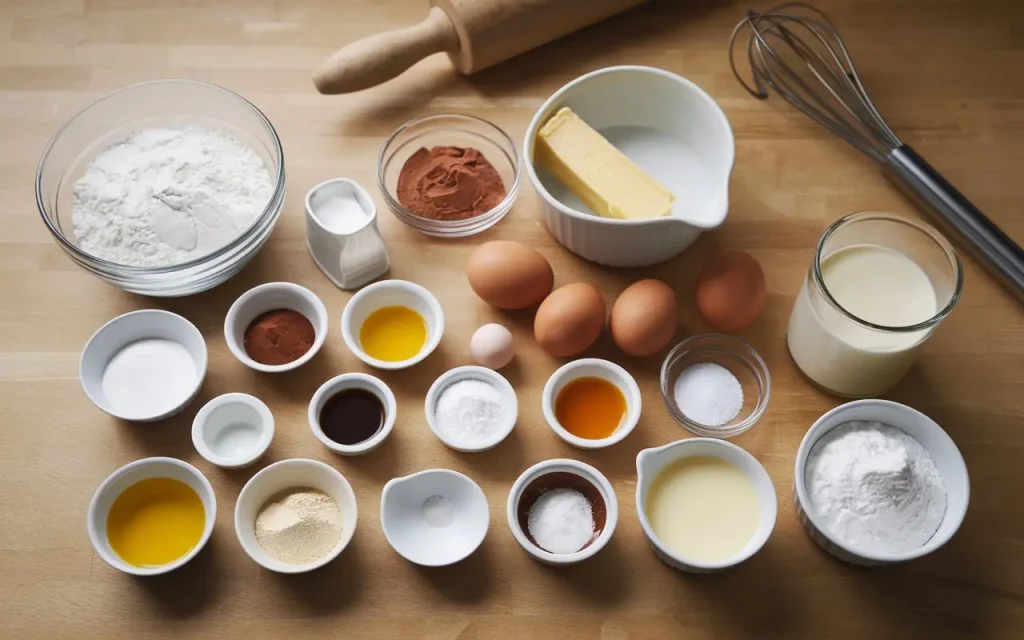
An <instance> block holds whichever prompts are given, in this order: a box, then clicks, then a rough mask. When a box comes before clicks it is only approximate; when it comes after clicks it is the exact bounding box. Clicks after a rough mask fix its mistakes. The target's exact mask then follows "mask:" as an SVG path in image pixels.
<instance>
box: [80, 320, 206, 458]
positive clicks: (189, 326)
mask: <svg viewBox="0 0 1024 640" xmlns="http://www.w3.org/2000/svg"><path fill="white" fill-rule="evenodd" d="M144 315H162V316H167V317H168V318H170V319H171V321H172V322H176V323H178V324H181V325H182V326H184V327H185V329H186V330H187V331H188V332H190V333H192V334H193V335H194V336H195V337H196V338H197V339H198V342H199V344H200V345H201V349H200V352H199V354H200V356H201V361H197V362H196V368H197V370H198V371H199V375H197V376H196V386H195V388H194V389H192V392H191V393H189V395H188V398H186V399H185V400H184V401H182V402H181V403H180V404H178V405H176V406H175V407H174V408H172V409H169V410H167V411H163V412H161V413H158V414H154V415H152V416H146V417H142V418H139V417H134V416H132V417H129V416H124V415H121V414H119V413H117V412H116V411H114V409H113V407H110V406H107V405H106V404H104V403H101V402H99V400H98V399H97V398H96V397H94V396H93V394H91V393H90V392H89V388H88V387H87V386H86V384H85V371H84V369H85V361H86V359H87V358H88V357H89V353H90V349H91V348H92V347H93V343H94V341H95V340H96V338H97V337H99V336H100V334H102V333H103V332H105V331H108V330H111V327H113V326H114V325H116V324H119V323H121V322H129V321H137V320H138V318H139V317H140V316H144ZM175 342H177V341H175ZM128 344H129V343H126V344H125V345H123V346H128ZM177 344H180V343H177ZM182 346H184V345H182ZM189 355H192V352H191V351H189ZM209 359H210V356H209V351H208V349H207V346H206V339H205V338H203V334H202V332H201V331H199V328H198V327H196V325H195V324H193V323H192V322H191V321H190V320H189V319H188V318H186V317H185V316H182V315H178V314H177V313H174V312H172V311H166V310H164V309H138V310H136V311H129V312H128V313H122V314H121V315H119V316H116V317H114V318H111V319H110V320H107V321H106V322H105V323H103V326H101V327H100V328H99V329H97V330H96V331H94V332H93V334H92V335H91V336H90V337H89V339H88V340H87V341H86V343H85V346H84V347H82V353H81V355H80V356H79V357H78V383H79V385H80V386H81V387H82V391H84V392H85V395H86V397H87V398H89V401H90V402H92V403H93V404H94V405H95V406H96V407H97V408H98V409H99V410H100V411H102V412H103V413H106V414H107V415H110V416H113V417H115V418H117V419H119V420H125V421H127V422H156V421H158V420H163V419H164V418H169V417H171V416H173V415H175V414H177V413H178V412H180V411H181V410H183V409H184V408H185V407H187V406H188V405H189V404H191V403H192V401H193V400H195V398H196V395H197V394H198V393H199V390H200V389H202V387H203V382H204V381H205V380H206V368H207V366H208V364H209ZM157 457H159V456H157Z"/></svg>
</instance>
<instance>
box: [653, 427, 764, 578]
mask: <svg viewBox="0 0 1024 640" xmlns="http://www.w3.org/2000/svg"><path fill="white" fill-rule="evenodd" d="M698 456H700V457H712V458H718V459H720V460H724V461H725V462H728V463H729V464H731V465H733V466H735V467H737V468H739V469H740V471H742V472H743V473H744V475H746V476H747V478H748V479H749V480H750V481H751V482H752V483H753V484H754V489H755V490H756V491H757V500H758V503H759V504H760V507H761V510H760V514H759V518H758V524H757V529H755V530H754V534H753V535H752V536H751V537H750V539H749V540H747V544H746V545H744V547H743V548H742V549H740V550H739V551H738V552H737V553H736V554H735V555H734V556H733V557H731V558H727V559H725V560H721V561H717V562H706V561H703V560H698V559H696V558H691V557H687V556H684V555H682V554H680V553H678V552H676V551H673V550H672V549H669V548H668V547H667V546H666V545H665V544H664V543H663V542H662V541H661V540H659V539H658V536H657V535H656V534H655V533H654V529H652V528H651V524H650V522H648V520H647V491H648V489H649V488H650V486H651V482H653V481H654V479H655V478H657V477H658V474H659V473H661V471H662V470H663V469H664V468H665V467H667V466H668V465H670V464H672V463H673V462H675V461H677V460H681V459H683V458H692V457H698ZM636 472H637V483H636V513H637V516H638V517H639V518H640V526H641V528H643V530H644V535H645V536H647V541H648V542H650V543H651V546H652V547H653V548H654V550H655V552H656V554H657V555H658V557H659V558H661V560H662V561H663V562H665V564H667V565H669V566H671V567H675V568H676V569H681V570H683V571H688V572H690V573H710V572H712V571H720V570H722V569H727V568H729V567H733V566H736V565H738V564H740V563H741V562H743V561H744V560H747V559H748V558H750V557H751V556H753V555H754V554H755V553H757V552H758V551H760V550H761V547H763V546H764V544H765V543H766V542H768V538H769V537H771V535H772V531H773V530H774V529H775V519H776V516H777V514H778V503H777V501H776V499H775V486H774V485H773V484H772V479H771V478H770V477H769V476H768V472H767V471H765V468H764V467H763V466H761V463H760V462H758V461H757V458H755V457H754V456H752V455H750V454H749V453H748V452H746V451H744V450H743V449H741V448H739V447H737V446H736V445H734V444H733V443H731V442H726V441H724V440H719V439H717V438H689V439H687V440H678V441H676V442H670V443H669V444H666V445H664V446H662V447H657V448H654V449H644V450H643V451H641V452H640V453H639V454H637V456H636Z"/></svg>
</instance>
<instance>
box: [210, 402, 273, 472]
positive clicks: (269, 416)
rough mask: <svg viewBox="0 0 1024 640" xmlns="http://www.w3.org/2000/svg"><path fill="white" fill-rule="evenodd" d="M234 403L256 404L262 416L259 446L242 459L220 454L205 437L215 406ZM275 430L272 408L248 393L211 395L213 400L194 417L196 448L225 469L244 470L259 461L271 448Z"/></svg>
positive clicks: (212, 462)
mask: <svg viewBox="0 0 1024 640" xmlns="http://www.w3.org/2000/svg"><path fill="white" fill-rule="evenodd" d="M230 404H243V405H245V406H247V407H252V408H253V409H255V410H256V413H257V414H259V417H260V422H259V424H257V425H256V428H257V429H258V430H259V432H260V436H259V440H258V441H257V442H256V446H255V447H254V448H253V450H252V451H251V452H250V453H249V454H247V455H245V456H242V457H239V458H226V457H224V456H222V455H220V454H218V453H217V452H216V451H214V450H213V448H212V447H210V446H209V445H208V444H206V439H205V438H204V434H205V431H206V427H207V425H208V424H209V418H210V414H212V413H213V411H214V410H215V409H218V408H219V407H223V406H225V405H230ZM274 433H275V429H274V414H273V413H271V411H270V407H268V406H267V404H266V403H265V402H263V401H262V400H260V399H259V398H257V397H256V396H253V395H249V394H248V393H238V392H232V393H222V394H221V395H219V396H216V397H214V398H211V399H210V400H209V402H207V403H206V404H204V405H203V406H202V407H201V408H200V409H199V411H198V412H197V413H196V417H195V418H194V419H193V420H192V444H193V446H194V447H195V449H196V451H197V452H198V453H199V455H200V456H202V457H203V459H204V460H206V461H207V462H209V463H210V464H212V465H215V466H218V467H220V468H222V469H241V468H243V467H247V466H249V465H251V464H252V463H254V462H256V461H257V460H259V459H260V457H261V456H262V455H263V454H264V453H266V452H267V449H269V448H270V443H271V441H272V440H273V439H274Z"/></svg>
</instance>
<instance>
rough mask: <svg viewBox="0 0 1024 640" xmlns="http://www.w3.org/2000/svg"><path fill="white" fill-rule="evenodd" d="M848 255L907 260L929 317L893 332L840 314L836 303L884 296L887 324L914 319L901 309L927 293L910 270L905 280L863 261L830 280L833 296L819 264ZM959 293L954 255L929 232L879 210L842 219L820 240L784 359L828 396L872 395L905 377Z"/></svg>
mask: <svg viewBox="0 0 1024 640" xmlns="http://www.w3.org/2000/svg"><path fill="white" fill-rule="evenodd" d="M851 248H856V249H860V248H866V249H868V250H874V249H880V250H888V251H889V252H895V253H898V254H900V255H902V256H903V257H906V258H909V259H910V260H911V261H912V262H913V263H914V264H916V265H917V267H919V268H920V270H921V271H922V272H923V274H924V276H926V277H927V282H928V283H930V285H931V289H932V290H933V291H934V299H935V305H934V312H933V313H925V314H923V316H927V317H926V318H923V319H921V320H915V321H914V323H913V324H904V323H894V326H891V325H889V324H878V323H877V322H871V321H869V320H866V319H864V318H861V317H858V316H857V315H856V314H855V313H853V312H851V311H850V310H849V309H848V308H845V307H844V306H843V305H842V304H840V302H839V301H838V300H839V299H843V300H845V301H847V302H846V303H847V306H853V303H854V302H856V301H857V298H858V297H859V296H864V295H869V296H872V297H874V299H875V300H876V301H877V300H878V298H877V296H878V295H882V296H884V299H885V300H887V301H888V304H889V305H891V308H888V309H887V314H886V315H887V317H889V316H892V317H897V318H898V317H900V316H908V317H912V316H914V315H915V313H917V312H918V311H920V309H909V308H906V307H908V305H911V304H913V301H914V300H921V299H922V298H921V296H920V295H919V294H922V291H921V288H922V287H924V288H927V284H924V278H921V277H919V276H920V274H917V275H916V276H915V275H914V274H916V271H915V270H914V269H913V267H912V266H911V267H910V272H911V273H910V275H909V276H908V275H907V274H908V272H907V270H906V269H892V268H890V269H883V268H878V269H875V268H872V264H871V263H870V261H868V262H861V263H859V264H858V268H857V269H856V270H853V271H851V270H850V269H847V270H846V272H845V274H844V277H843V278H839V276H838V275H836V276H835V277H833V278H832V281H831V286H832V287H833V290H830V289H829V286H828V285H826V277H825V276H824V275H823V272H824V271H826V270H824V269H823V265H824V264H826V263H828V262H829V260H830V258H832V259H835V258H836V257H837V256H836V254H837V252H840V251H843V250H847V249H851ZM856 249H855V250H856ZM847 255H849V254H847ZM861 255H862V256H863V255H865V254H863V253H862V254H861ZM875 255H878V254H877V253H876V254H875ZM886 255H891V254H885V255H883V256H882V261H881V262H878V263H876V265H881V264H883V263H884V264H887V265H890V266H899V264H898V263H902V262H903V261H900V260H897V261H896V264H894V263H893V261H892V260H891V259H888V260H886V259H885V258H886ZM904 264H905V263H904ZM862 267H863V268H862ZM834 273H836V274H838V271H836V272H834ZM901 276H906V277H901ZM915 278H916V280H915ZM962 288H963V269H962V267H961V266H960V260H959V259H958V258H957V255H956V252H955V251H954V250H953V247H952V245H950V243H949V241H948V240H946V239H945V238H944V237H943V236H942V235H941V234H940V233H939V232H938V231H936V230H935V229H933V228H932V227H930V226H929V225H927V224H925V223H923V222H920V221H918V220H912V219H909V218H903V217H900V216H897V215H894V214H891V213H887V212H880V211H867V212H862V213H854V214H851V215H848V216H845V217H843V218H840V219H839V220H837V221H836V222H834V223H833V224H832V225H831V226H830V227H829V228H828V229H827V230H826V231H825V233H824V234H823V235H822V236H821V239H820V240H819V241H818V246H817V249H816V250H815V253H814V259H813V260H812V261H811V267H810V269H809V271H808V273H807V277H806V278H805V279H804V284H803V287H802V288H801V289H800V293H799V294H798V295H797V299H796V303H795V304H794V306H793V313H792V315H791V316H790V319H789V331H788V336H787V339H788V343H789V352H790V354H791V355H792V356H793V360H794V361H795V362H796V364H797V366H798V367H800V369H801V370H802V371H803V372H804V374H806V375H807V377H808V378H810V379H811V381H813V382H814V383H815V384H817V385H818V386H820V387H822V388H823V389H825V390H826V391H829V392H831V393H834V394H837V395H840V396H845V397H855V398H863V397H872V396H877V395H879V394H882V393H884V392H886V391H888V390H889V389H891V388H892V387H893V386H895V385H896V383H897V382H899V381H900V379H901V378H902V377H903V376H904V375H905V374H906V373H907V371H908V370H909V369H910V367H911V365H912V364H913V363H914V359H915V358H916V356H917V353H918V352H919V351H920V349H921V347H922V346H923V345H924V343H925V342H926V341H927V340H928V338H929V337H930V336H931V334H932V332H933V331H934V329H935V327H936V326H937V325H938V324H939V323H940V322H941V321H942V320H943V318H945V317H946V316H947V315H949V313H950V311H952V310H953V307H955V306H956V303H957V301H958V300H959V299H960V293H961V290H962ZM924 295H925V296H926V297H927V294H926V293H925V294H924ZM876 308H877V307H876ZM917 315H918V316H921V315H922V314H920V313H917ZM923 316H922V317H923ZM876 320H877V318H876Z"/></svg>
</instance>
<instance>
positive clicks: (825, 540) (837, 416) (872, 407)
mask: <svg viewBox="0 0 1024 640" xmlns="http://www.w3.org/2000/svg"><path fill="white" fill-rule="evenodd" d="M853 420H865V421H872V420H874V421H878V422H881V423H883V424H887V425H889V426H892V427H896V428H897V429H900V430H902V431H904V432H906V433H907V434H908V435H910V436H911V437H913V438H914V439H915V440H917V441H918V442H919V443H921V446H922V447H924V448H925V450H927V451H928V454H929V455H930V456H931V458H932V461H933V462H934V463H935V466H936V467H938V469H939V473H940V474H941V475H942V482H943V484H944V485H945V487H946V513H945V515H944V516H943V518H942V523H941V524H940V525H939V529H938V531H936V532H935V535H933V536H932V537H931V539H930V540H929V541H928V542H927V543H925V544H924V545H922V546H921V547H918V548H917V549H914V550H912V551H907V552H905V553H897V554H877V553H867V552H865V551H861V550H857V549H853V548H851V547H850V546H849V545H847V544H845V543H843V542H841V541H840V540H838V539H836V538H833V537H832V536H831V535H830V534H829V533H828V531H827V530H826V529H825V527H824V526H823V524H822V522H821V521H820V520H819V518H818V516H817V514H815V513H814V510H813V508H812V507H811V502H810V498H809V497H808V495H807V486H806V483H805V481H804V473H805V467H806V466H807V456H808V455H809V454H810V452H811V449H813V448H814V444H815V443H816V442H817V441H818V439H819V438H821V436H823V435H825V434H826V433H828V432H829V431H830V430H832V429H834V428H835V427H838V426H839V425H841V424H845V423H847V422H850V421H853ZM793 474H794V476H793V480H794V482H793V502H794V504H795V505H796V508H797V515H798V516H799V517H800V522H801V523H802V524H803V525H804V529H806V530H807V533H808V534H809V535H810V536H811V538H812V539H813V540H814V541H815V542H817V543H818V544H819V545H821V547H822V548H823V549H825V550H826V551H828V552H829V553H831V554H832V555H833V556H835V557H837V558H839V559H840V560H845V561H847V562H850V563H852V564H859V565H868V566H871V565H886V564H894V563H897V562H906V561H907V560H914V559H916V558H920V557H922V556H926V555H928V554H929V553H931V552H933V551H935V550H936V549H938V548H939V547H941V546H942V545H944V544H946V543H947V542H949V540H950V538H952V537H953V534H955V533H956V531H957V529H959V528H960V525H961V524H962V523H963V521H964V516H965V515H966V514H967V504H968V502H969V501H970V494H971V484H970V479H969V478H968V476H967V465H966V464H965V463H964V459H963V456H961V455H960V450H959V449H957V447H956V444H955V443H954V442H953V439H952V438H950V437H949V434H947V433H946V432H945V431H944V430H943V429H942V427H940V426H939V425H938V424H936V422H935V421H934V420H932V419H931V418H929V417H928V416H926V415H924V414H923V413H921V412H920V411H918V410H916V409H912V408H911V407H908V406H906V405H903V404H900V403H898V402H891V401H889V400H855V401H853V402H847V403H846V404H842V405H839V406H838V407H836V408H835V409H832V410H831V411H829V412H828V413H826V414H825V415H823V416H821V417H820V418H818V420H817V421H815V423H814V424H813V425H812V426H811V428H810V429H809V430H808V431H807V433H806V434H805V435H804V439H803V441H801V442H800V448H799V449H798V450H797V453H796V463H795V464H794V470H793Z"/></svg>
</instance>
